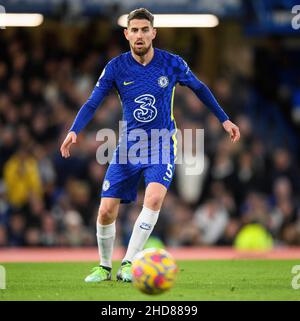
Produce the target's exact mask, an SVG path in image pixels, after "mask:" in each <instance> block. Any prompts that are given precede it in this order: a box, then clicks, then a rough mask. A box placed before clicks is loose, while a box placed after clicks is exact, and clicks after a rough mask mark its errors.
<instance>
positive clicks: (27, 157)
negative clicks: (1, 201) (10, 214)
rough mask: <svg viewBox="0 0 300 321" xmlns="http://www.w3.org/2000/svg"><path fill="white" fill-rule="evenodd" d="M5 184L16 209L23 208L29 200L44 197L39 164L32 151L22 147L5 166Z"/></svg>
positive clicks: (10, 200)
mask: <svg viewBox="0 0 300 321" xmlns="http://www.w3.org/2000/svg"><path fill="white" fill-rule="evenodd" d="M3 176H4V183H5V185H6V189H7V197H8V200H9V202H10V204H12V206H14V207H16V208H21V207H22V206H24V205H26V204H27V203H28V202H29V198H30V197H32V196H34V197H42V195H43V187H42V182H41V179H40V173H39V170H38V164H37V161H36V159H35V158H34V157H32V155H31V151H30V150H29V149H28V147H26V146H21V147H20V148H19V149H18V151H17V153H15V154H14V155H13V156H11V158H9V160H8V161H7V162H6V163H5V165H4V171H3Z"/></svg>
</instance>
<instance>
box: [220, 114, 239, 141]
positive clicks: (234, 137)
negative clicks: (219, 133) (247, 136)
mask: <svg viewBox="0 0 300 321" xmlns="http://www.w3.org/2000/svg"><path fill="white" fill-rule="evenodd" d="M223 128H224V129H225V130H226V131H227V133H228V134H229V136H230V139H231V141H232V142H233V143H235V142H237V141H238V140H239V139H240V137H241V134H240V130H239V128H238V126H237V125H235V124H234V123H233V122H231V121H230V120H226V121H224V123H223Z"/></svg>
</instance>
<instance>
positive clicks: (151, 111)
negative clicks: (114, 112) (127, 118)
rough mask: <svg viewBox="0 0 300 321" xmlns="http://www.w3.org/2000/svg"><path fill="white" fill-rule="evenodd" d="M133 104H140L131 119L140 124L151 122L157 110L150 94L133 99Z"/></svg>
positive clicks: (153, 98)
mask: <svg viewBox="0 0 300 321" xmlns="http://www.w3.org/2000/svg"><path fill="white" fill-rule="evenodd" d="M134 102H136V103H138V104H140V106H139V108H137V109H135V110H134V112H133V117H134V118H135V119H136V120H137V121H140V122H142V123H148V122H149V121H152V120H153V119H154V118H155V117H156V115H157V109H156V107H155V106H154V104H155V97H154V96H152V95H150V94H144V95H141V96H138V97H136V98H135V100H134Z"/></svg>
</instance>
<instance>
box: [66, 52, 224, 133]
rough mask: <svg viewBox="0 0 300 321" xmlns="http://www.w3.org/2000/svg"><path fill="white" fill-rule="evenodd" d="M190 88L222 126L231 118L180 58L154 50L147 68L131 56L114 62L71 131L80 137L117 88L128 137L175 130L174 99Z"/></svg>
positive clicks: (98, 83)
mask: <svg viewBox="0 0 300 321" xmlns="http://www.w3.org/2000/svg"><path fill="white" fill-rule="evenodd" d="M177 83H179V84H180V85H185V86H188V87H189V88H190V89H191V90H192V91H193V92H194V93H195V94H196V95H197V96H198V98H199V99H200V100H201V101H202V102H203V103H204V104H205V105H206V106H207V107H208V108H209V109H210V110H211V111H212V112H213V113H214V114H215V116H216V117H217V118H218V119H219V121H220V122H224V121H225V120H227V119H228V116H227V115H226V113H225V112H224V111H223V109H222V108H221V107H220V105H219V104H218V102H217V101H216V99H215V98H214V96H213V95H212V93H211V91H210V90H209V89H208V87H207V86H206V85H205V84H204V83H203V82H201V81H200V80H199V79H198V78H197V77H196V76H195V75H194V74H193V72H192V71H191V70H190V68H189V67H188V65H187V63H186V62H185V61H184V60H183V59H182V58H181V57H179V56H178V55H174V54H171V53H169V52H167V51H164V50H160V49H157V48H154V56H153V58H152V60H151V61H150V62H149V63H148V64H147V65H146V66H144V65H142V64H141V63H139V62H137V61H136V60H135V59H134V58H133V56H132V54H131V52H130V51H129V52H126V53H124V54H121V55H120V56H118V57H116V58H114V59H112V60H111V61H110V62H109V63H108V64H107V65H106V67H105V68H104V69H103V71H102V74H101V75H100V77H99V80H98V82H97V84H96V86H95V88H94V90H93V92H92V94H91V96H90V97H89V99H88V100H87V102H86V103H85V104H84V105H83V106H82V108H81V109H80V111H79V113H78V115H77V116H76V118H75V121H74V123H73V125H72V127H71V129H70V131H74V132H76V134H78V133H79V132H80V130H81V129H83V128H84V127H85V126H86V124H87V123H88V122H89V121H90V120H91V118H92V117H93V115H94V113H95V111H96V109H97V107H98V106H99V105H100V104H101V102H102V100H103V98H104V97H105V96H106V95H107V94H108V93H109V92H110V91H111V89H112V88H116V90H117V92H118V94H119V97H120V100H121V104H122V108H123V120H124V121H126V122H127V128H126V130H127V133H128V132H129V131H131V130H133V129H139V128H141V129H143V130H145V131H147V132H148V133H149V131H150V130H151V129H167V130H169V131H172V130H174V129H175V119H174V117H173V98H174V91H175V86H176V84H177Z"/></svg>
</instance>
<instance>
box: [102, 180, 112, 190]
mask: <svg viewBox="0 0 300 321" xmlns="http://www.w3.org/2000/svg"><path fill="white" fill-rule="evenodd" d="M109 187H110V182H109V180H107V179H106V180H105V181H104V182H103V186H102V189H103V191H104V192H105V191H107V190H108V189H109Z"/></svg>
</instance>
